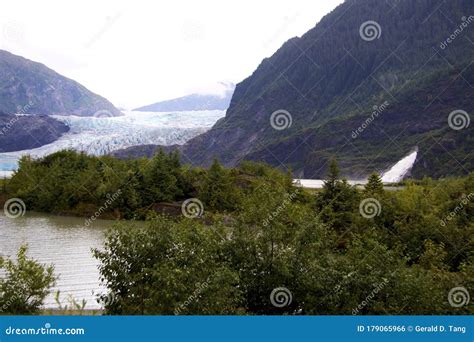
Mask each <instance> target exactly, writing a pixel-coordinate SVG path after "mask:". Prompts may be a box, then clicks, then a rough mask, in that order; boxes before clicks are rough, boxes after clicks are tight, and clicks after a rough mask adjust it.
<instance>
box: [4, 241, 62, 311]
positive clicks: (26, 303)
mask: <svg viewBox="0 0 474 342" xmlns="http://www.w3.org/2000/svg"><path fill="white" fill-rule="evenodd" d="M26 252H27V247H26V246H22V247H20V249H19V251H18V254H17V260H16V261H14V260H12V259H8V258H5V257H2V256H0V272H2V273H3V276H2V277H0V294H1V296H0V312H1V313H8V314H15V315H24V314H35V313H38V312H39V311H40V309H41V305H42V304H43V301H44V299H45V298H46V296H47V295H48V294H49V292H50V289H51V287H52V286H54V284H55V282H56V277H55V276H54V273H53V272H54V267H53V266H46V265H42V264H40V263H38V262H37V261H36V260H34V259H31V258H28V257H27V255H26Z"/></svg>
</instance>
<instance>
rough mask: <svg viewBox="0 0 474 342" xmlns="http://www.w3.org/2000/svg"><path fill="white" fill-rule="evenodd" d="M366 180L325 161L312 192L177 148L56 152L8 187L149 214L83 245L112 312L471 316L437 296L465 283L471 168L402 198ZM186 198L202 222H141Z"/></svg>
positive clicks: (473, 280) (74, 204)
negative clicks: (189, 157)
mask: <svg viewBox="0 0 474 342" xmlns="http://www.w3.org/2000/svg"><path fill="white" fill-rule="evenodd" d="M369 180H370V181H369V184H367V186H366V187H365V189H363V190H359V189H356V188H354V187H352V186H350V185H349V184H348V183H347V182H346V181H345V180H342V179H340V176H339V171H338V167H337V165H336V163H335V162H333V163H332V165H331V168H330V173H329V174H328V176H327V180H326V182H325V185H324V188H323V189H322V190H321V191H318V192H316V193H315V194H311V193H308V192H306V191H305V190H304V189H300V188H296V187H294V186H293V185H292V182H291V175H289V174H288V175H285V174H282V173H280V172H279V171H277V170H275V169H273V168H271V167H268V166H266V165H264V164H258V163H257V164H256V163H250V162H244V163H242V165H240V166H239V167H238V168H235V169H231V170H228V169H224V168H223V167H222V166H220V165H219V164H218V163H217V162H215V163H214V164H213V165H212V167H211V168H210V169H209V170H203V169H199V168H189V167H186V166H182V165H181V164H180V162H179V158H178V156H177V155H176V154H171V155H166V154H164V153H159V154H158V155H156V156H155V157H154V158H153V159H152V160H150V161H148V160H144V159H143V160H134V161H121V160H116V159H113V158H110V157H100V158H97V157H90V156H86V155H83V154H78V153H75V152H71V151H63V152H58V153H56V154H54V155H51V156H48V157H45V158H43V159H40V160H31V159H28V158H24V159H22V161H21V163H20V169H19V171H18V172H17V173H16V175H15V176H14V177H13V178H12V180H11V181H10V182H9V184H8V187H7V189H8V191H9V192H10V193H11V194H14V195H15V196H17V197H20V198H22V199H23V200H24V201H25V202H26V203H27V206H28V208H30V209H32V208H34V209H37V210H44V211H57V210H65V209H74V208H82V207H84V206H87V205H95V206H99V205H101V204H103V202H104V201H105V200H106V199H107V198H108V197H107V196H108V195H110V194H113V193H116V192H117V191H118V190H120V191H121V196H119V197H117V199H116V200H115V201H114V202H113V203H112V204H111V205H110V206H109V207H108V210H110V211H119V212H120V213H121V214H122V215H121V217H126V218H142V217H145V216H148V217H149V219H148V221H147V222H146V223H145V225H144V226H142V227H140V226H136V225H134V224H130V223H126V222H122V223H119V224H118V225H117V227H115V228H114V229H113V230H111V231H110V232H109V234H108V236H107V239H106V241H105V244H104V247H103V248H102V249H99V250H95V251H94V255H95V257H96V258H98V260H99V261H100V274H101V280H102V281H103V282H104V283H105V285H106V286H107V287H108V289H109V291H110V292H109V294H107V295H106V296H104V297H103V298H102V302H103V303H104V304H105V308H106V312H107V313H109V314H472V313H474V310H473V305H472V303H467V304H465V305H461V306H460V307H456V306H453V305H452V303H450V302H449V300H448V296H449V293H450V290H451V289H453V288H455V287H463V288H465V289H466V290H467V291H470V292H471V293H472V289H474V266H473V257H474V253H473V251H474V240H473V238H472V237H473V236H474V234H473V233H474V223H473V222H474V220H473V215H474V203H473V200H474V193H473V192H474V174H470V175H469V176H467V177H465V178H453V179H444V180H438V181H434V180H431V179H424V180H421V181H417V182H416V183H414V182H410V181H406V182H405V186H404V188H403V189H401V190H399V191H385V190H384V189H383V186H382V184H381V182H380V178H379V177H378V176H377V175H372V176H371V177H370V179H369ZM38 184H40V186H38ZM78 184H80V185H81V186H77V185H78ZM190 197H197V198H199V199H200V200H201V201H202V202H203V203H204V213H203V215H200V216H199V215H198V216H197V217H195V218H192V219H191V218H185V217H182V216H179V217H173V218H171V217H165V216H160V215H157V214H151V215H150V210H149V209H150V208H151V206H152V205H153V204H154V203H157V202H170V201H181V200H184V199H186V198H190ZM366 201H368V203H371V204H372V205H373V206H372V209H374V210H375V212H373V211H372V212H371V211H370V210H368V211H367V212H366V210H365V209H367V208H364V206H363V204H364V203H366ZM374 205H375V206H374ZM276 292H278V294H277V295H275V293H276ZM272 294H273V295H272Z"/></svg>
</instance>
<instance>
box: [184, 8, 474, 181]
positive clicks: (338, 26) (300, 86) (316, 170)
mask: <svg viewBox="0 0 474 342" xmlns="http://www.w3.org/2000/svg"><path fill="white" fill-rule="evenodd" d="M473 15H474V2H473V1H472V0H454V1H441V0H436V1H434V0H417V1H412V0H394V1H380V0H347V1H345V2H344V3H343V4H341V5H340V6H339V7H337V8H336V9H335V10H334V11H332V12H331V13H330V14H328V15H327V16H325V17H324V18H323V19H322V20H321V22H319V23H318V24H317V25H316V27H315V28H313V29H312V30H310V31H309V32H307V33H306V34H304V35H303V36H302V37H301V38H293V39H290V40H289V41H287V42H286V43H285V44H284V45H283V46H282V47H281V48H280V49H279V50H278V51H277V52H276V53H275V54H274V55H273V56H271V57H270V58H267V59H265V60H263V61H262V62H261V64H260V65H259V66H258V68H257V69H256V70H255V72H254V73H253V74H252V75H251V76H250V77H248V78H247V79H245V80H244V81H242V82H241V83H240V84H238V85H237V87H236V89H235V92H234V96H233V97H232V100H231V104H230V107H229V109H228V111H227V115H226V117H225V118H224V119H222V120H220V121H219V122H218V123H216V125H215V126H214V127H213V128H212V129H211V130H210V131H209V132H207V133H205V134H203V135H201V136H198V137H196V138H194V139H192V140H191V141H189V142H188V143H187V144H186V145H185V146H184V147H182V148H181V151H182V152H183V153H184V154H185V156H186V157H187V158H189V160H191V161H192V162H193V163H194V164H198V165H209V164H210V162H211V161H212V159H213V158H214V157H217V158H218V159H219V160H220V161H221V162H223V163H224V164H225V165H227V166H232V165H235V164H238V163H239V161H240V160H242V159H252V160H264V161H267V162H269V163H270V164H272V165H276V166H281V167H283V165H284V167H287V166H289V167H291V168H292V170H293V171H294V172H295V173H296V175H298V176H299V177H305V178H315V177H320V176H321V175H322V174H324V173H325V171H326V165H327V160H328V159H329V158H330V157H331V156H336V157H337V158H338V159H339V161H340V164H341V168H342V171H343V173H344V174H345V175H347V176H351V177H364V176H366V175H367V174H369V173H370V172H373V171H383V170H384V169H386V168H387V167H389V166H390V165H391V164H393V163H395V162H396V161H397V160H399V159H400V158H401V157H403V156H405V155H406V154H408V153H409V152H410V151H412V150H413V149H415V148H418V150H419V153H418V157H417V161H416V164H415V166H414V169H413V174H414V175H415V176H423V175H431V176H436V177H439V176H443V175H448V174H466V173H467V172H468V171H472V170H473V163H474V161H473V155H472V147H473V146H474V144H473V139H472V125H468V122H467V120H469V119H470V116H469V115H470V113H472V110H473V108H474V65H473V56H474V43H473V42H474V16H473ZM367 25H368V26H367ZM364 27H365V28H366V29H365V30H364ZM371 34H372V35H371ZM448 39H449V41H448ZM374 108H376V109H374ZM457 110H461V111H464V112H455V115H454V117H452V118H451V119H452V120H448V116H449V114H450V113H451V112H453V111H457ZM275 111H279V113H280V114H279V115H281V113H284V114H283V115H286V116H287V119H291V126H289V127H286V126H288V125H285V122H283V121H280V124H282V125H283V127H284V128H285V129H281V130H277V129H275V128H274V127H272V125H271V115H272V113H274V112H275ZM283 111H285V112H283ZM459 113H460V114H459ZM277 118H278V116H277ZM282 118H283V116H280V119H282ZM453 118H455V119H456V120H455V123H454V125H456V123H457V125H458V126H456V128H459V125H461V126H462V129H453V128H451V127H450V125H449V122H450V121H453ZM459 120H461V121H463V120H464V123H463V122H461V123H459ZM367 122H368V124H367ZM276 125H278V122H277V124H276ZM273 126H275V124H274V125H273ZM451 126H452V125H451ZM354 132H355V133H354Z"/></svg>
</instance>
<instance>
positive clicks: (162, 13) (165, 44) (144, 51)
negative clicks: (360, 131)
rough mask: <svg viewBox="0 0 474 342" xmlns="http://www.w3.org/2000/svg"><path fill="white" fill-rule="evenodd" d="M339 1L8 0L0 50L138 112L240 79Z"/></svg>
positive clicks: (1, 17) (0, 18)
mask: <svg viewBox="0 0 474 342" xmlns="http://www.w3.org/2000/svg"><path fill="white" fill-rule="evenodd" d="M341 2H342V0H325V1H316V0H239V1H236V0H232V1H231V0H224V1H218V0H198V1H192V0H172V1H171V0H170V1H158V0H134V1H132V0H123V1H122V0H81V1H78V0H76V1H64V0H41V1H35V0H15V1H5V0H3V1H2V6H1V11H0V29H1V31H0V48H2V49H5V50H8V51H10V52H12V53H15V54H18V55H21V56H23V57H26V58H29V59H32V60H34V61H38V62H41V63H44V64H46V65H47V66H48V67H50V68H52V69H54V70H56V71H57V72H59V73H60V74H63V75H65V76H67V77H70V78H72V79H74V80H76V81H78V82H80V83H81V84H83V85H84V86H86V87H87V88H89V89H90V90H92V91H94V92H96V93H98V94H100V95H102V96H104V97H106V98H107V99H109V100H110V101H112V102H113V103H114V104H115V105H116V106H121V107H125V108H133V107H136V106H141V105H146V104H150V103H153V102H157V101H159V100H165V99H169V98H173V97H178V96H182V95H186V94H189V93H193V92H200V93H209V92H216V91H217V90H218V87H217V84H218V83H219V82H221V81H224V82H233V83H238V82H240V81H241V80H243V79H244V78H246V77H247V76H249V75H250V74H251V73H252V72H253V71H254V70H255V68H256V67H257V66H258V64H259V63H260V61H261V60H262V59H263V58H265V57H268V56H270V55H272V54H273V53H274V52H275V51H276V50H277V49H278V48H279V47H280V46H281V44H282V43H284V42H285V41H286V40H288V39H289V38H291V37H294V36H301V35H302V34H303V33H305V32H306V31H308V30H309V29H311V28H312V27H314V25H315V24H316V23H317V22H318V21H319V20H320V19H321V18H322V17H323V16H324V15H325V14H327V13H329V12H330V11H331V10H332V9H334V8H335V7H336V6H337V5H338V4H339V3H341Z"/></svg>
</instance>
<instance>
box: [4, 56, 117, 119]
mask: <svg viewBox="0 0 474 342" xmlns="http://www.w3.org/2000/svg"><path fill="white" fill-rule="evenodd" d="M27 104H29V108H28V114H40V115H53V114H55V115H78V116H93V115H94V114H96V113H99V115H100V116H119V115H121V112H120V111H119V110H118V109H117V108H115V107H114V105H113V104H112V103H110V102H109V101H108V100H107V99H105V98H103V97H102V96H99V95H97V94H94V93H93V92H91V91H89V90H88V89H86V88H85V87H84V86H82V85H81V84H79V83H77V82H76V81H73V80H71V79H69V78H66V77H64V76H62V75H60V74H58V73H57V72H55V71H53V70H51V69H49V68H48V67H46V66H45V65H43V64H40V63H37V62H33V61H30V60H28V59H26V58H23V57H20V56H17V55H14V54H12V53H10V52H7V51H4V50H0V111H3V112H5V113H10V114H14V113H19V112H22V111H21V109H22V108H24V107H25V106H26V105H27Z"/></svg>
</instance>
